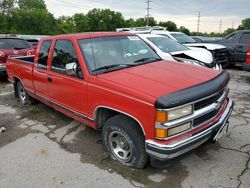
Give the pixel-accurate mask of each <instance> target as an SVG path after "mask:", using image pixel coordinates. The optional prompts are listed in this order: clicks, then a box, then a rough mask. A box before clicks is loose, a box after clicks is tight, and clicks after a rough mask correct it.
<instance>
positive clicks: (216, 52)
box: [116, 26, 229, 67]
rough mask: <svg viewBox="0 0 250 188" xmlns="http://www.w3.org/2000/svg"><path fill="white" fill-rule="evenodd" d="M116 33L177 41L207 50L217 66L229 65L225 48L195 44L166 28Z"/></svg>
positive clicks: (191, 40) (155, 27) (126, 29)
mask: <svg viewBox="0 0 250 188" xmlns="http://www.w3.org/2000/svg"><path fill="white" fill-rule="evenodd" d="M116 31H118V32H122V31H130V32H133V33H137V34H139V33H141V34H142V33H151V34H156V35H163V36H167V37H169V38H171V39H173V40H176V41H178V42H179V43H181V44H184V45H185V46H187V47H196V48H203V49H207V50H209V51H210V52H211V53H212V54H213V56H214V59H215V60H216V62H217V63H218V64H221V65H222V67H226V66H227V65H228V64H229V54H228V51H227V49H226V47H225V46H223V45H219V44H208V43H197V42H196V41H195V40H193V39H192V38H191V37H189V36H187V35H186V34H184V33H181V32H169V31H167V29H166V28H164V27H160V26H154V27H138V28H137V27H135V28H118V29H116Z"/></svg>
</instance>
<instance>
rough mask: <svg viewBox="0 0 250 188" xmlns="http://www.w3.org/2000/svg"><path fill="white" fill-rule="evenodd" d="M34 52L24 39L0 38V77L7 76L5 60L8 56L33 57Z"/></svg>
mask: <svg viewBox="0 0 250 188" xmlns="http://www.w3.org/2000/svg"><path fill="white" fill-rule="evenodd" d="M34 54H35V50H34V48H32V47H31V45H30V44H29V43H28V42H27V41H26V40H24V39H20V38H15V37H4V38H3V37H1V38H0V76H3V75H7V72H6V66H5V63H6V60H7V58H8V56H26V55H34Z"/></svg>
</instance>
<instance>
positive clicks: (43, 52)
mask: <svg viewBox="0 0 250 188" xmlns="http://www.w3.org/2000/svg"><path fill="white" fill-rule="evenodd" d="M50 45H51V41H50V40H45V41H43V43H42V46H41V49H40V52H39V59H38V63H37V67H38V68H39V69H45V70H46V69H47V61H48V56H49V50H50Z"/></svg>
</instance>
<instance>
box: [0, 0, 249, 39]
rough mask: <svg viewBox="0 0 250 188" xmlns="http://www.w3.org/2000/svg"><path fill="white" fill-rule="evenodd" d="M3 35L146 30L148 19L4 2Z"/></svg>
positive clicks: (27, 0)
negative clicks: (56, 12) (63, 12)
mask: <svg viewBox="0 0 250 188" xmlns="http://www.w3.org/2000/svg"><path fill="white" fill-rule="evenodd" d="M0 20H1V24H0V33H4V34H27V35H55V34H65V33H75V32H89V31H114V30H115V29H116V28H121V27H142V26H146V24H147V20H146V18H144V17H143V18H138V19H132V18H130V19H125V18H124V17H123V15H122V14H121V13H120V12H116V11H112V10H110V9H96V8H95V9H92V10H90V11H89V12H88V13H86V14H83V13H77V14H74V15H73V16H61V17H59V18H55V17H54V16H53V14H51V13H50V12H49V11H48V9H47V7H46V4H45V2H44V0H2V1H1V2H0ZM148 25H149V26H155V25H159V26H163V27H167V29H168V30H169V31H181V32H184V33H186V34H188V35H197V33H195V32H190V31H189V29H187V28H186V27H184V26H180V27H177V25H176V24H175V23H174V22H173V21H159V22H158V21H157V20H155V19H154V18H153V17H150V18H149V20H148ZM239 29H250V18H247V19H245V20H243V21H242V25H241V26H240V27H239ZM234 30H235V29H233V28H228V29H227V30H226V31H225V32H224V33H214V32H212V33H198V35H203V36H225V35H227V34H229V33H231V32H233V31H234Z"/></svg>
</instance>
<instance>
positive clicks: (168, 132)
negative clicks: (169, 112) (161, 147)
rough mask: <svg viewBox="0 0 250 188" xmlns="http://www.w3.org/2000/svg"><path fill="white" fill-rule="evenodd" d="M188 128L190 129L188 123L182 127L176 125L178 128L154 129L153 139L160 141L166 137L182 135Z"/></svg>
mask: <svg viewBox="0 0 250 188" xmlns="http://www.w3.org/2000/svg"><path fill="white" fill-rule="evenodd" d="M190 128H191V122H188V123H185V124H182V125H178V126H176V127H172V128H156V129H155V137H156V138H160V139H162V138H167V137H170V136H174V135H177V134H179V133H182V132H184V131H187V130H189V129H190Z"/></svg>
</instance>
